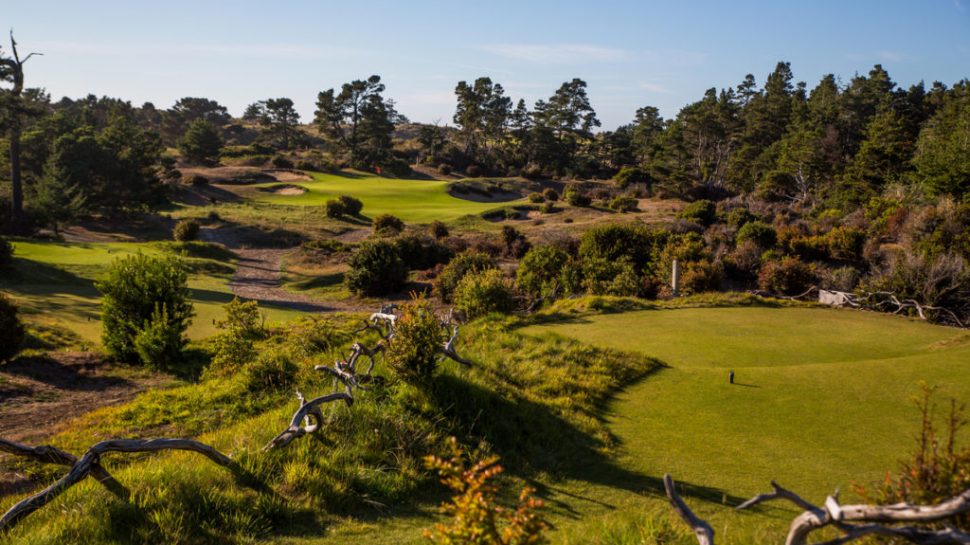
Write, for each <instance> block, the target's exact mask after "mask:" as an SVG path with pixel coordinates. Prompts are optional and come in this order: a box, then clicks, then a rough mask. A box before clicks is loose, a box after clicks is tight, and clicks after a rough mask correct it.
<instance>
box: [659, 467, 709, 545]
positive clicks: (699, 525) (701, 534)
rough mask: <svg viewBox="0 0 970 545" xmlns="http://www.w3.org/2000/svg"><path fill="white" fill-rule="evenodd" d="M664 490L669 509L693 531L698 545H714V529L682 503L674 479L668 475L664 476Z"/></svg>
mask: <svg viewBox="0 0 970 545" xmlns="http://www.w3.org/2000/svg"><path fill="white" fill-rule="evenodd" d="M664 490H666V491H667V499H668V500H669V501H670V505H671V507H673V508H674V511H676V512H677V514H678V515H680V518H681V519H682V520H683V521H684V522H685V523H687V525H688V526H690V527H691V529H692V530H694V536H695V537H696V538H697V542H698V543H700V545H714V529H713V528H711V525H710V524H708V523H707V521H705V520H704V519H702V518H700V517H698V516H697V515H695V514H694V512H693V511H691V510H690V507H688V506H687V504H686V503H684V500H682V499H681V497H680V494H678V493H677V488H676V485H675V484H674V479H673V478H672V477H671V476H670V474H669V473H668V474H666V475H664Z"/></svg>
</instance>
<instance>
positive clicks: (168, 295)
mask: <svg viewBox="0 0 970 545" xmlns="http://www.w3.org/2000/svg"><path fill="white" fill-rule="evenodd" d="M95 286H96V287H97V288H98V291H100V292H101V295H102V298H101V327H102V333H101V341H102V343H103V344H104V347H105V349H106V350H107V351H108V353H109V354H110V355H111V356H113V357H115V358H118V359H127V358H135V357H139V356H140V354H139V353H138V349H137V347H136V345H135V338H136V337H138V336H139V334H141V333H142V331H143V330H145V329H147V328H148V327H149V326H151V327H152V332H150V333H148V334H146V335H145V336H144V337H143V338H142V339H141V341H140V343H141V346H142V348H143V349H145V350H148V348H149V347H150V346H151V345H155V346H159V344H158V343H159V342H160V341H164V340H165V339H174V338H175V337H176V336H177V338H178V342H177V343H176V344H178V347H179V349H181V347H182V346H184V339H183V337H182V334H183V333H184V332H185V330H186V329H187V328H188V326H189V322H190V320H191V318H192V314H193V313H192V304H191V303H190V302H189V300H188V298H189V289H188V284H187V273H186V270H185V266H184V264H183V262H182V260H181V259H179V258H177V257H173V256H165V257H149V256H146V255H144V254H141V253H139V254H136V255H133V256H128V257H123V258H120V259H117V260H115V262H114V263H112V265H111V267H110V269H109V270H108V274H107V276H106V277H105V278H104V279H103V280H100V281H98V282H96V283H95ZM160 320H164V324H163V323H160V322H159V321H160ZM160 346H164V347H165V348H166V350H168V349H173V350H174V347H172V346H170V345H168V344H165V343H162V344H161V345H160ZM141 361H142V363H148V362H146V361H143V360H141Z"/></svg>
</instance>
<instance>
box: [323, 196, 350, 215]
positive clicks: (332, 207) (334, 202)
mask: <svg viewBox="0 0 970 545" xmlns="http://www.w3.org/2000/svg"><path fill="white" fill-rule="evenodd" d="M323 209H324V211H325V213H326V214H327V217H328V218H330V219H340V218H342V217H343V215H344V213H346V211H347V210H346V208H344V203H342V202H340V200H339V199H329V200H327V202H325V203H323Z"/></svg>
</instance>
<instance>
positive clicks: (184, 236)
mask: <svg viewBox="0 0 970 545" xmlns="http://www.w3.org/2000/svg"><path fill="white" fill-rule="evenodd" d="M172 238H173V239H174V240H175V241H176V242H190V241H193V240H197V239H198V238H199V222H197V221H195V220H180V221H179V222H178V223H176V224H175V228H173V229H172Z"/></svg>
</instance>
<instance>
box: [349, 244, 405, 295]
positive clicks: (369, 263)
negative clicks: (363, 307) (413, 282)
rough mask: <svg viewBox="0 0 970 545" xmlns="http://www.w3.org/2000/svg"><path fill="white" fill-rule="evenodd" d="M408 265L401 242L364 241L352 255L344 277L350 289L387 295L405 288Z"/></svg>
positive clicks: (369, 293)
mask: <svg viewBox="0 0 970 545" xmlns="http://www.w3.org/2000/svg"><path fill="white" fill-rule="evenodd" d="M407 279H408V267H407V264H406V263H405V262H404V259H402V258H401V250H400V248H399V247H398V245H397V243H395V242H393V241H390V240H375V241H366V242H363V243H361V245H360V246H359V247H358V248H357V251H355V252H354V254H353V256H351V258H350V271H348V272H347V274H346V275H345V276H344V281H345V283H346V284H347V288H348V289H349V290H350V291H352V292H354V293H357V294H361V295H387V294H389V293H394V292H396V291H398V290H400V289H401V288H403V287H404V284H405V283H406V282H407Z"/></svg>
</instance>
